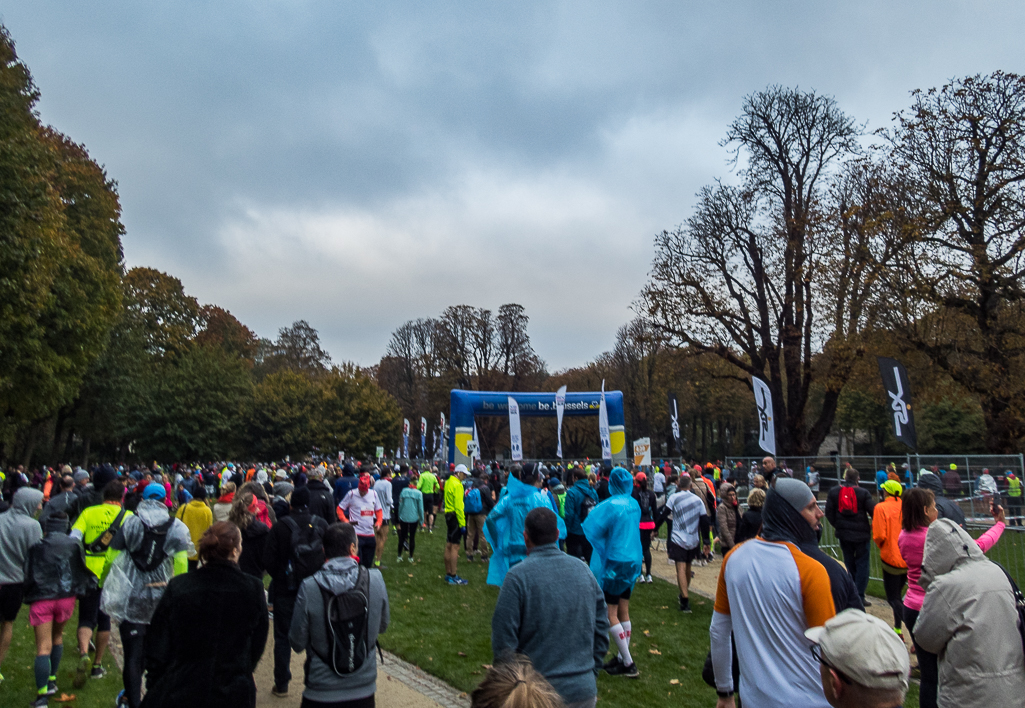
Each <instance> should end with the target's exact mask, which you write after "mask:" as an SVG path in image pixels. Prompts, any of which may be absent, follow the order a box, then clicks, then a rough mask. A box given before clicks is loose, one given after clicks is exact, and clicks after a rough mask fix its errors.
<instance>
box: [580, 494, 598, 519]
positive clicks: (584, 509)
mask: <svg viewBox="0 0 1025 708" xmlns="http://www.w3.org/2000/svg"><path fill="white" fill-rule="evenodd" d="M595 506H597V503H596V502H595V501H594V499H592V498H591V497H589V496H586V495H585V496H584V499H583V501H581V502H580V522H581V523H583V521H584V519H586V518H587V515H588V514H590V513H591V509H593V508H594V507H595Z"/></svg>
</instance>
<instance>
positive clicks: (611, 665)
mask: <svg viewBox="0 0 1025 708" xmlns="http://www.w3.org/2000/svg"><path fill="white" fill-rule="evenodd" d="M622 663H623V660H622V659H620V658H619V657H618V656H614V657H612V659H611V660H610V661H606V662H605V664H604V665H603V666H602V668H603V669H605V671H607V672H608V673H610V674H611V673H612V672H613V669H615V668H616V667H617V666H619V665H620V664H622Z"/></svg>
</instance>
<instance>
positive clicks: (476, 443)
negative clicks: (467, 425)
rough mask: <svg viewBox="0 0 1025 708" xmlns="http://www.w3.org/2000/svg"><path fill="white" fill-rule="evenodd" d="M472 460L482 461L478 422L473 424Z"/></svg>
mask: <svg viewBox="0 0 1025 708" xmlns="http://www.w3.org/2000/svg"><path fill="white" fill-rule="evenodd" d="M470 459H471V460H479V459H480V440H479V439H478V438H477V422H476V421H474V423H473V454H472V455H470Z"/></svg>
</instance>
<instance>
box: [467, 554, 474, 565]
mask: <svg viewBox="0 0 1025 708" xmlns="http://www.w3.org/2000/svg"><path fill="white" fill-rule="evenodd" d="M466 562H467V563H473V555H472V554H470V553H467V554H466Z"/></svg>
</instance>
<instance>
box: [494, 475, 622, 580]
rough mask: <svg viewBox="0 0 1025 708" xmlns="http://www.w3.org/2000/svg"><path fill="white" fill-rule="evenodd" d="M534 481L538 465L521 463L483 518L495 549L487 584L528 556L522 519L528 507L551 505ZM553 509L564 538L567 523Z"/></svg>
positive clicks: (548, 506)
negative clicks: (518, 472) (517, 471)
mask: <svg viewBox="0 0 1025 708" xmlns="http://www.w3.org/2000/svg"><path fill="white" fill-rule="evenodd" d="M536 481H537V468H536V467H535V466H534V465H533V464H526V465H524V466H523V470H522V471H521V472H520V479H516V477H514V476H513V475H509V481H508V484H507V486H506V490H507V492H506V493H505V494H503V495H502V498H501V499H500V500H499V502H498V503H497V504H496V505H495V508H494V509H492V510H491V513H490V514H488V518H487V519H486V520H485V521H484V537H485V538H486V539H487V540H488V543H489V544H491V548H492V549H493V550H494V552H493V553H492V554H491V560H490V562H489V564H488V585H497V586H499V587H501V586H502V581H503V580H505V574H506V573H507V572H509V568H511V567H512V566H514V565H516V564H517V563H519V562H520V561H521V560H523V559H524V558H526V557H527V546H526V543H525V542H524V540H523V522H524V520H525V519H526V518H527V514H528V513H529V512H530V510H531V509H534V508H536V507H539V506H543V507H545V508H547V509H552V505H551V502H549V501H548V498H547V497H546V496H544V495H543V494H542V493H541V490H539V489H538V488H537V487H535V486H534V483H535V482H536ZM552 511H555V512H556V514H555V515H556V517H557V521H558V526H559V539H560V540H564V539H565V538H566V524H565V523H564V522H563V520H562V519H561V518H558V516H559V515H558V512H557V511H556V510H555V509H552ZM638 513H640V511H639V510H638Z"/></svg>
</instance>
